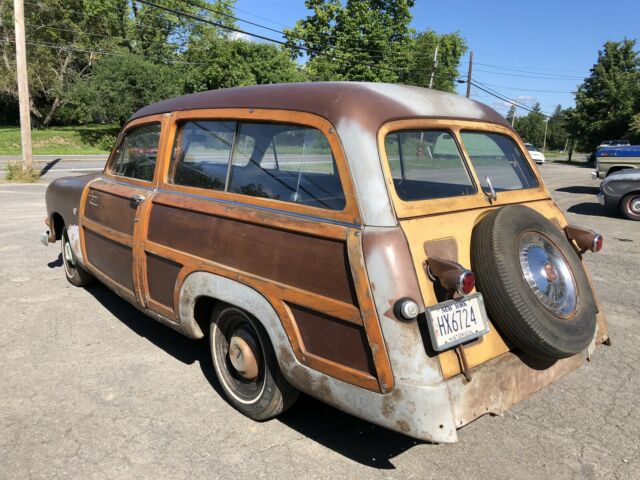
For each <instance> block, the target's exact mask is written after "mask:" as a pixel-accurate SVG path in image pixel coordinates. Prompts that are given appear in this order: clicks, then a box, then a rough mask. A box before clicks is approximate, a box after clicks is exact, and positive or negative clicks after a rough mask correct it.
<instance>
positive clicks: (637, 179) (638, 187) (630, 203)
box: [598, 169, 640, 221]
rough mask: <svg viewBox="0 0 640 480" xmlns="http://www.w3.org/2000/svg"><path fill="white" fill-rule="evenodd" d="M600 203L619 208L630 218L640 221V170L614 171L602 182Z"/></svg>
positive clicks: (611, 207)
mask: <svg viewBox="0 0 640 480" xmlns="http://www.w3.org/2000/svg"><path fill="white" fill-rule="evenodd" d="M598 201H599V202H600V205H604V206H605V207H607V208H610V209H612V210H619V211H620V213H622V215H623V216H624V217H626V218H628V219H629V220H636V221H640V170H630V169H628V170H621V171H617V172H614V173H612V174H611V175H609V176H608V177H607V178H605V179H604V180H603V181H602V183H601V184H600V193H598Z"/></svg>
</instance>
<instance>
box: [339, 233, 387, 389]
mask: <svg viewBox="0 0 640 480" xmlns="http://www.w3.org/2000/svg"><path fill="white" fill-rule="evenodd" d="M361 240H362V236H361V232H360V231H358V230H356V231H350V232H349V235H348V237H347V251H348V253H349V264H350V265H351V273H352V275H353V282H354V284H355V288H356V292H357V295H358V303H359V305H360V309H361V310H360V311H361V312H362V316H363V318H362V320H363V324H364V328H365V332H366V334H367V339H368V340H369V345H370V346H371V353H372V354H373V363H374V364H375V366H376V373H377V374H378V380H379V382H380V390H381V391H382V392H383V393H386V392H389V391H391V390H393V387H394V385H395V382H394V378H393V371H392V370H391V363H390V361H389V355H388V354H387V346H386V344H385V342H384V338H383V336H382V328H381V327H380V322H379V320H378V315H377V313H376V308H375V304H374V302H373V296H372V294H371V290H370V286H369V278H368V276H367V268H366V266H365V264H364V254H363V252H362V242H361Z"/></svg>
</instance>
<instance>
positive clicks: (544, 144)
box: [542, 117, 549, 155]
mask: <svg viewBox="0 0 640 480" xmlns="http://www.w3.org/2000/svg"><path fill="white" fill-rule="evenodd" d="M548 126H549V117H545V121H544V141H543V142H542V154H543V155H544V151H545V149H546V148H547V127H548Z"/></svg>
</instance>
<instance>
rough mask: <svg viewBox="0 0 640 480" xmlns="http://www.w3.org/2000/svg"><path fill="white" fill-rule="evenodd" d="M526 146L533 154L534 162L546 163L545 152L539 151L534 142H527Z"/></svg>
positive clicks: (530, 153)
mask: <svg viewBox="0 0 640 480" xmlns="http://www.w3.org/2000/svg"><path fill="white" fill-rule="evenodd" d="M524 146H525V147H527V150H529V155H531V159H532V160H533V161H534V162H536V163H538V164H540V165H542V164H543V163H544V161H545V158H544V153H542V152H541V151H539V150H538V149H537V148H536V146H535V145H534V144H533V143H525V144H524Z"/></svg>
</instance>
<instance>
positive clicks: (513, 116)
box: [511, 104, 518, 127]
mask: <svg viewBox="0 0 640 480" xmlns="http://www.w3.org/2000/svg"><path fill="white" fill-rule="evenodd" d="M516 113H518V107H516V106H515V104H514V105H513V115H512V116H511V126H512V127H513V126H514V124H515V123H516Z"/></svg>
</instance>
